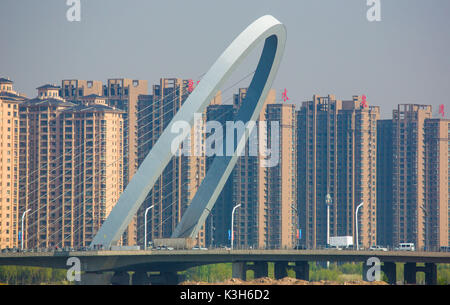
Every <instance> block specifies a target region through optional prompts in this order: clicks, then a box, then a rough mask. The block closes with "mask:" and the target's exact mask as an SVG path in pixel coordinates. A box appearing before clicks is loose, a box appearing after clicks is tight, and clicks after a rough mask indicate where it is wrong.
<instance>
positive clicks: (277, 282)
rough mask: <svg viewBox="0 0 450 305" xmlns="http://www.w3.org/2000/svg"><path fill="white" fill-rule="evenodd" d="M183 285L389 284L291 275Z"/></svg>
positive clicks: (185, 283) (186, 283)
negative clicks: (279, 278)
mask: <svg viewBox="0 0 450 305" xmlns="http://www.w3.org/2000/svg"><path fill="white" fill-rule="evenodd" d="M181 285H388V284H387V283H386V282H364V281H347V282H335V281H318V282H308V281H304V280H297V279H294V278H291V277H285V278H283V279H281V280H274V279H271V278H268V277H265V278H260V279H255V280H250V281H243V280H240V279H231V280H227V281H225V282H220V283H206V282H191V281H187V282H183V283H181Z"/></svg>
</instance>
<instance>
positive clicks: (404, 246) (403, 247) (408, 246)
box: [398, 243, 416, 251]
mask: <svg viewBox="0 0 450 305" xmlns="http://www.w3.org/2000/svg"><path fill="white" fill-rule="evenodd" d="M398 250H399V251H416V247H415V246H414V244H413V243H400V244H399V245H398Z"/></svg>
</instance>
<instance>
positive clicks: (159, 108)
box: [137, 78, 220, 245]
mask: <svg viewBox="0 0 450 305" xmlns="http://www.w3.org/2000/svg"><path fill="white" fill-rule="evenodd" d="M189 94H190V92H189V80H183V79H179V78H162V79H161V80H160V84H158V85H154V86H153V92H152V95H141V96H140V98H139V101H138V108H139V109H138V110H139V111H138V113H139V115H138V118H137V120H138V132H137V134H138V135H139V141H138V147H139V149H138V161H139V164H140V163H142V162H143V161H144V159H145V157H146V156H147V154H148V153H149V151H150V150H151V148H152V147H153V145H154V144H155V143H156V141H157V140H158V139H159V137H160V136H161V134H162V132H163V131H164V130H165V128H166V127H167V126H168V125H169V123H170V122H171V120H172V118H173V117H174V116H175V114H176V113H177V112H178V110H179V109H180V108H181V106H182V105H183V103H184V102H185V101H186V99H187V97H188V96H189ZM216 99H220V96H218V97H216ZM201 116H202V118H201V121H202V122H204V120H205V119H206V116H205V113H204V114H201ZM197 123H198V122H197ZM198 127H201V124H200V125H199V126H198ZM191 139H192V140H191V143H190V145H191V156H186V155H185V154H183V155H181V156H174V157H173V158H172V160H171V161H170V162H169V164H168V165H167V166H166V168H165V169H164V171H163V173H162V174H161V176H160V177H159V178H158V180H157V182H156V183H155V185H154V186H153V188H152V190H151V191H150V193H149V194H148V196H147V199H146V200H145V202H144V204H143V205H142V207H141V208H140V209H139V211H138V217H137V232H138V237H139V238H138V243H139V244H142V243H143V242H144V228H145V224H144V221H145V219H144V214H145V210H146V209H147V208H148V207H150V206H153V208H152V209H151V210H149V212H148V218H147V225H148V227H147V232H148V235H147V238H148V239H147V240H148V241H151V240H153V239H155V238H168V237H170V236H171V235H172V232H173V231H174V230H175V227H176V226H177V224H178V223H179V221H180V220H181V217H182V216H183V213H184V211H185V210H186V208H187V206H188V204H189V202H190V201H191V199H192V198H193V197H194V195H195V193H196V191H197V189H198V187H199V186H200V184H201V182H202V180H203V178H204V176H205V156H204V154H198V155H195V154H194V147H195V146H196V145H197V146H199V147H197V148H198V149H200V150H201V147H202V146H203V145H204V139H199V140H200V141H195V140H194V131H192V132H191ZM197 242H198V244H199V245H205V231H204V228H202V229H201V230H200V232H199V235H198V238H197Z"/></svg>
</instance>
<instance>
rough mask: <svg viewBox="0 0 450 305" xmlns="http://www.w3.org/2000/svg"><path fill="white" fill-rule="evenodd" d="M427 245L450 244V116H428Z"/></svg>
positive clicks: (439, 245)
mask: <svg viewBox="0 0 450 305" xmlns="http://www.w3.org/2000/svg"><path fill="white" fill-rule="evenodd" d="M425 168H426V170H425V177H426V179H425V199H426V201H425V207H424V209H425V211H424V212H425V229H424V230H425V247H426V249H429V250H433V251H438V250H439V249H440V247H448V246H449V245H450V179H449V178H450V119H443V118H441V119H427V120H425Z"/></svg>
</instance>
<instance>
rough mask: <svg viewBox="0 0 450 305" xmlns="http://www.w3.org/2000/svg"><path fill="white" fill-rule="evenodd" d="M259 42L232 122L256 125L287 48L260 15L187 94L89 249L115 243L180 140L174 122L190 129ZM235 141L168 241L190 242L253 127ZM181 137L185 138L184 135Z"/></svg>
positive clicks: (272, 23)
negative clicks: (254, 64) (182, 239)
mask: <svg viewBox="0 0 450 305" xmlns="http://www.w3.org/2000/svg"><path fill="white" fill-rule="evenodd" d="M262 41H264V48H263V51H262V54H261V58H260V59H259V63H258V66H257V69H256V71H255V74H254V76H253V79H252V81H251V84H250V87H249V88H248V91H247V94H246V98H245V100H244V101H243V104H242V106H241V108H240V110H239V112H238V113H237V114H236V116H235V120H240V121H242V122H244V123H247V122H248V121H256V119H257V117H258V115H259V113H260V112H261V110H262V107H263V104H264V101H265V100H266V97H267V94H268V92H269V90H270V88H271V87H272V83H273V81H274V78H275V76H276V73H277V71H278V68H279V65H280V62H281V58H282V56H283V53H284V47H285V43H286V29H285V27H284V25H283V24H281V23H280V22H279V21H278V20H277V19H275V18H274V17H272V16H269V15H268V16H263V17H261V18H259V19H258V20H256V21H255V22H253V23H252V24H251V25H250V26H248V27H247V28H246V29H245V30H244V31H243V32H242V33H241V34H240V35H239V36H238V37H237V38H236V39H235V40H234V41H233V42H232V43H231V45H230V46H229V47H228V48H227V49H226V50H225V51H224V52H223V53H222V55H221V56H220V57H219V58H218V59H217V61H216V62H215V63H214V65H213V66H212V67H211V68H210V70H209V71H208V72H207V73H206V74H205V76H204V77H203V78H202V81H201V82H200V83H199V85H198V86H197V87H196V88H195V90H194V91H193V92H192V93H191V94H190V95H189V97H188V98H187V100H186V101H185V102H184V104H183V106H182V107H181V109H180V110H179V111H178V112H177V114H176V115H175V116H174V117H173V119H172V121H171V122H170V123H169V125H168V126H167V128H166V129H165V130H164V131H163V133H162V135H161V136H160V138H159V139H158V141H157V142H156V144H155V145H154V147H153V148H152V150H151V151H150V152H149V154H148V155H147V157H146V158H145V160H144V162H143V163H142V164H141V166H140V167H139V169H138V171H137V172H136V174H135V175H134V176H133V178H132V180H131V181H130V183H129V184H128V186H127V187H126V189H125V190H124V192H123V193H122V195H121V196H120V198H119V201H118V202H117V204H116V205H115V206H114V208H113V209H112V211H111V213H110V214H109V216H108V218H107V219H106V220H105V222H104V223H103V225H102V227H101V228H100V230H99V231H98V232H97V235H96V236H95V237H94V240H93V241H92V243H91V247H92V246H94V245H103V246H104V247H106V248H107V247H109V246H111V245H112V244H115V243H116V242H117V241H118V240H119V239H120V237H121V235H122V234H123V232H124V231H125V229H126V227H127V226H128V224H129V223H130V221H131V219H132V217H133V215H135V214H136V212H137V210H138V209H139V207H140V206H141V204H142V203H143V202H144V200H145V198H146V196H147V194H148V193H149V192H150V190H151V189H152V188H153V186H154V184H155V182H156V180H157V179H158V177H159V176H160V175H161V174H162V172H163V170H164V168H165V167H166V166H167V164H168V163H169V162H170V160H171V158H172V157H173V154H172V152H171V143H172V141H173V140H174V139H175V138H176V137H179V135H176V134H174V133H172V132H171V129H172V126H173V124H174V123H175V122H177V121H180V120H182V121H186V122H189V124H191V126H192V125H193V122H194V114H195V113H202V112H203V111H204V110H205V109H206V107H207V106H208V104H209V102H210V101H211V100H212V99H213V98H214V97H215V95H216V93H217V91H218V90H219V89H220V88H221V87H222V85H223V84H224V83H225V82H226V81H227V80H228V78H229V76H230V75H231V73H232V72H233V71H234V70H235V68H236V67H237V66H238V65H239V64H240V63H241V61H242V60H243V59H244V58H245V57H246V56H247V55H248V54H249V53H250V52H251V51H252V50H253V49H254V48H255V47H256V46H257V45H258V44H259V43H261V42H262ZM250 126H251V127H250V128H248V129H247V131H246V132H245V133H244V135H242V136H241V137H240V138H238V139H237V147H236V149H235V153H234V155H233V156H230V157H216V158H215V159H214V161H213V163H212V165H211V167H210V169H209V170H208V172H207V174H206V177H205V179H204V180H203V182H202V184H201V185H200V187H199V189H198V191H197V193H196V195H195V196H194V198H193V199H192V201H191V204H190V205H189V207H188V209H187V210H186V211H185V213H184V214H183V217H182V219H181V221H180V223H179V224H178V226H177V227H176V229H175V231H174V233H173V235H172V237H195V236H196V235H197V233H198V230H199V228H200V227H201V226H202V225H203V224H204V222H205V220H206V217H207V216H208V214H209V212H210V210H211V209H212V207H213V206H214V203H215V201H216V200H217V197H218V196H219V194H220V192H221V190H222V189H223V186H224V185H225V182H226V181H227V179H228V177H229V176H230V174H231V171H232V169H233V167H234V166H235V164H236V161H237V156H238V155H240V152H241V151H242V150H243V149H244V148H245V143H246V141H247V140H248V137H249V134H250V133H251V129H252V127H254V126H252V125H250ZM187 135H188V133H186V134H185V135H184V136H187Z"/></svg>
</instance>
